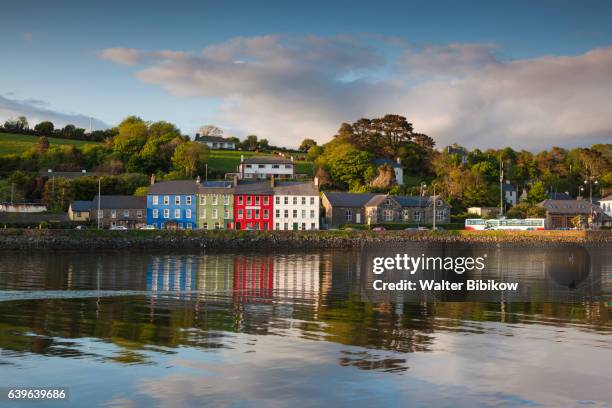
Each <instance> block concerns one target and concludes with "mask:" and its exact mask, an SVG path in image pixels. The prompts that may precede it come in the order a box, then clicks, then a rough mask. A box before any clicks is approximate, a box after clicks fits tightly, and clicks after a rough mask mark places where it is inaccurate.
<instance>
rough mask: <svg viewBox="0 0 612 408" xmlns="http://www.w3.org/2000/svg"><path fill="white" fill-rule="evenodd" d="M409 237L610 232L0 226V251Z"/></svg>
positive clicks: (551, 239) (590, 238)
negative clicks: (134, 229) (2, 227)
mask: <svg viewBox="0 0 612 408" xmlns="http://www.w3.org/2000/svg"><path fill="white" fill-rule="evenodd" d="M409 242H423V243H424V244H426V243H464V244H478V245H486V246H500V245H502V246H507V247H510V246H534V245H536V246H559V245H568V244H575V245H585V244H588V245H595V246H610V247H611V248H612V231H525V232H522V231H418V232H413V231H384V232H373V231H303V232H288V231H269V232H254V231H174V232H171V231H108V230H104V231H97V230H84V231H77V230H24V229H3V230H0V250H11V251H19V250H80V251H83V250H96V249H105V250H106V249H113V250H121V249H142V250H151V249H155V250H157V249H185V250H189V249H214V250H241V249H328V248H329V249H333V248H335V249H338V248H360V247H363V246H393V247H395V246H401V245H402V244H405V243H409Z"/></svg>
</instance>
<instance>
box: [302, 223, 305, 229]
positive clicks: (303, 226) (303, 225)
mask: <svg viewBox="0 0 612 408" xmlns="http://www.w3.org/2000/svg"><path fill="white" fill-rule="evenodd" d="M305 230H306V223H305V222H303V223H302V231H305Z"/></svg>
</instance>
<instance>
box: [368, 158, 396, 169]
mask: <svg viewBox="0 0 612 408" xmlns="http://www.w3.org/2000/svg"><path fill="white" fill-rule="evenodd" d="M374 164H375V165H376V166H382V165H383V164H389V165H391V167H393V168H394V169H401V168H402V165H401V164H399V163H398V162H396V161H394V160H391V159H388V158H386V157H381V158H378V159H376V160H374Z"/></svg>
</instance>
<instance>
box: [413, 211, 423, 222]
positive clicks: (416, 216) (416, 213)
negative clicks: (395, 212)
mask: <svg viewBox="0 0 612 408" xmlns="http://www.w3.org/2000/svg"><path fill="white" fill-rule="evenodd" d="M413 218H414V220H415V221H421V212H420V211H415V212H414V215H413Z"/></svg>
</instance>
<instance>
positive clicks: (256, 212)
mask: <svg viewBox="0 0 612 408" xmlns="http://www.w3.org/2000/svg"><path fill="white" fill-rule="evenodd" d="M255 219H256V220H258V219H259V208H258V209H256V210H255Z"/></svg>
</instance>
